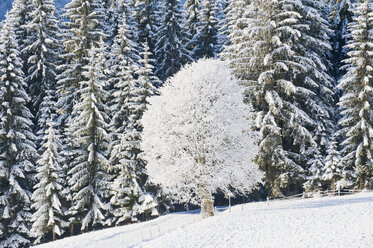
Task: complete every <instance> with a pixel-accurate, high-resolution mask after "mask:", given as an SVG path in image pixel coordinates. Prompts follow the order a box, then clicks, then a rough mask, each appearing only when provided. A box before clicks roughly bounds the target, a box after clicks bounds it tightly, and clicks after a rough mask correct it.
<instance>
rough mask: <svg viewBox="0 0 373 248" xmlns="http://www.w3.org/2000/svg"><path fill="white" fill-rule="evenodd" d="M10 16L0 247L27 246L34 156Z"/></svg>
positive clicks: (0, 128)
mask: <svg viewBox="0 0 373 248" xmlns="http://www.w3.org/2000/svg"><path fill="white" fill-rule="evenodd" d="M16 21H17V19H13V15H7V17H6V22H5V24H4V26H3V29H2V32H1V35H0V102H1V105H0V185H1V187H0V240H1V241H0V247H27V246H29V244H30V232H29V226H30V218H31V211H30V201H31V199H30V197H31V189H32V176H31V175H32V174H31V173H32V172H33V170H34V165H33V160H34V158H35V156H36V149H35V144H34V140H35V136H34V135H33V133H32V129H31V127H32V121H31V118H32V115H31V113H30V111H29V109H28V108H27V106H26V105H27V102H28V101H29V97H28V95H27V93H26V91H25V87H26V84H25V82H24V75H23V72H22V62H21V60H20V58H19V56H20V52H19V50H18V44H17V40H16V34H15V28H14V26H13V25H14V22H16Z"/></svg>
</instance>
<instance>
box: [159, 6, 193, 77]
mask: <svg viewBox="0 0 373 248" xmlns="http://www.w3.org/2000/svg"><path fill="white" fill-rule="evenodd" d="M158 6H159V8H160V11H162V12H163V13H164V16H163V18H162V19H161V20H159V21H160V23H159V28H158V31H157V33H156V34H155V36H156V39H157V43H156V45H155V59H156V61H157V66H156V71H155V74H156V76H157V77H158V78H159V79H160V80H162V81H165V80H166V79H167V78H168V77H170V76H172V75H174V74H175V73H176V72H177V71H179V70H180V68H181V67H182V66H183V65H184V64H186V63H188V62H190V61H191V60H192V59H191V57H190V56H189V51H188V50H187V49H186V44H187V42H188V39H187V37H186V36H185V33H186V32H187V30H186V27H185V16H184V11H183V6H182V4H181V2H180V0H162V1H161V2H160V3H159V5H158Z"/></svg>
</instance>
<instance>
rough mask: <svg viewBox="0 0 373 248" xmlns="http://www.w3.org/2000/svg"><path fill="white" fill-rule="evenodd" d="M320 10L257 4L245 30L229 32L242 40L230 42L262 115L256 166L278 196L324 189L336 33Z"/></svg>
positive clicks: (239, 70) (278, 3)
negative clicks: (319, 177) (321, 174)
mask: <svg viewBox="0 0 373 248" xmlns="http://www.w3.org/2000/svg"><path fill="white" fill-rule="evenodd" d="M232 4H233V3H232ZM313 4H315V5H313ZM319 8H320V6H319V5H317V3H311V2H309V1H298V2H297V3H294V2H293V1H288V0H281V1H272V0H268V1H260V2H259V1H253V2H252V3H251V4H250V6H249V8H248V10H247V12H246V13H245V14H244V15H246V17H245V18H243V25H242V26H237V23H238V22H236V23H234V24H233V27H234V26H236V27H237V28H238V29H237V30H233V31H230V32H231V34H234V33H235V32H237V36H234V35H231V36H230V39H231V44H230V45H229V46H228V47H227V51H228V58H230V59H231V65H232V67H233V68H234V70H235V73H236V75H237V77H238V78H239V79H240V80H241V83H242V84H244V85H247V86H248V91H247V93H248V99H249V100H250V101H251V103H252V104H253V106H254V108H255V110H256V111H257V126H258V128H260V130H261V133H262V136H263V139H262V141H261V142H260V152H259V154H258V157H257V162H258V163H259V164H260V166H261V168H262V169H263V170H264V171H265V177H266V178H265V182H266V186H267V188H268V190H269V191H270V193H271V195H273V196H279V195H282V194H283V193H285V194H286V193H290V192H292V191H301V190H302V187H303V185H302V184H303V183H304V182H307V184H305V185H304V186H305V187H308V188H310V189H313V188H314V187H315V185H316V187H318V186H319V184H318V182H314V180H313V179H314V178H315V175H316V174H315V173H314V172H315V171H319V169H320V167H321V170H322V168H323V164H322V162H323V158H324V154H323V151H322V147H321V145H322V146H325V145H327V143H328V142H327V141H325V139H324V138H325V136H327V134H328V133H330V128H332V127H333V126H332V123H331V121H330V118H331V112H330V111H331V108H330V105H328V102H329V101H330V98H328V97H331V96H333V92H332V91H331V90H330V89H331V88H332V86H333V79H332V78H331V77H330V75H328V72H327V69H328V67H327V58H326V57H325V56H324V55H323V54H324V53H325V51H328V50H329V49H330V45H329V43H328V42H327V36H328V33H329V32H330V30H329V29H328V26H327V21H326V20H325V19H323V17H322V16H321V15H320V12H319ZM316 20H317V22H316ZM240 27H242V29H241V28H240ZM233 39H237V40H236V41H234V40H233ZM229 51H231V52H229ZM234 53H236V54H234ZM229 54H233V56H230V55H229ZM315 167H317V168H315Z"/></svg>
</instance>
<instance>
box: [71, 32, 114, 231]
mask: <svg viewBox="0 0 373 248" xmlns="http://www.w3.org/2000/svg"><path fill="white" fill-rule="evenodd" d="M89 58H90V62H89V64H88V65H86V66H84V67H83V68H82V69H83V72H82V73H83V76H84V78H86V80H84V81H81V82H80V84H81V87H80V90H79V95H80V99H79V101H78V102H77V103H76V104H75V105H74V108H73V113H72V115H73V118H71V119H70V121H69V128H68V130H67V131H68V132H69V136H70V137H74V139H72V140H71V142H72V144H70V147H71V150H70V151H69V153H70V156H72V157H73V158H74V159H71V160H70V161H71V162H70V163H71V165H70V170H69V172H68V174H69V175H70V179H69V185H70V189H71V191H72V193H73V200H72V210H73V211H74V213H75V214H74V216H75V220H76V221H78V222H79V223H81V230H87V229H89V228H94V227H95V226H97V225H103V224H105V223H104V221H105V211H106V210H107V204H106V202H105V201H106V197H108V191H109V189H108V181H109V177H108V173H107V166H108V161H107V150H108V141H109V138H108V134H107V129H108V124H107V123H108V122H109V117H108V114H107V113H109V111H108V107H107V106H106V101H107V99H108V92H107V91H106V89H105V87H106V86H107V82H106V77H105V75H104V73H103V69H104V65H105V46H104V42H103V40H102V39H101V42H100V47H99V48H94V47H93V46H92V48H91V49H90V52H89Z"/></svg>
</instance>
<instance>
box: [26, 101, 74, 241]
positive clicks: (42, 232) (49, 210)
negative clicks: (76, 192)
mask: <svg viewBox="0 0 373 248" xmlns="http://www.w3.org/2000/svg"><path fill="white" fill-rule="evenodd" d="M48 98H49V97H46V98H45V100H44V102H53V100H52V101H51V100H50V99H48ZM42 105H43V104H42ZM45 105H48V103H46V104H45ZM54 115H55V114H53V113H51V114H50V117H49V118H48V122H47V129H46V131H45V133H44V137H43V141H42V146H41V148H40V151H39V153H40V154H41V155H40V158H39V160H38V161H37V164H38V165H39V167H38V168H37V174H36V179H37V180H38V183H37V184H36V185H35V187H34V188H35V191H34V192H33V194H32V200H33V204H32V207H33V209H34V210H35V212H34V213H33V215H32V222H33V224H32V228H31V233H32V235H33V236H34V237H35V238H37V239H36V241H35V243H39V242H40V240H41V239H42V238H43V237H44V236H46V235H48V234H50V232H51V233H52V239H53V240H55V239H56V237H55V235H56V234H57V235H58V236H61V235H62V234H63V232H64V229H65V228H66V227H67V226H68V225H69V222H67V221H66V220H65V212H66V205H64V204H66V201H67V200H68V198H67V196H68V195H69V194H68V190H67V189H66V181H65V178H66V173H65V170H64V168H63V163H62V162H63V158H62V157H61V154H60V153H61V150H62V149H63V147H62V143H61V141H60V135H59V130H58V129H57V127H56V123H55V122H54V117H53V116H54Z"/></svg>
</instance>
